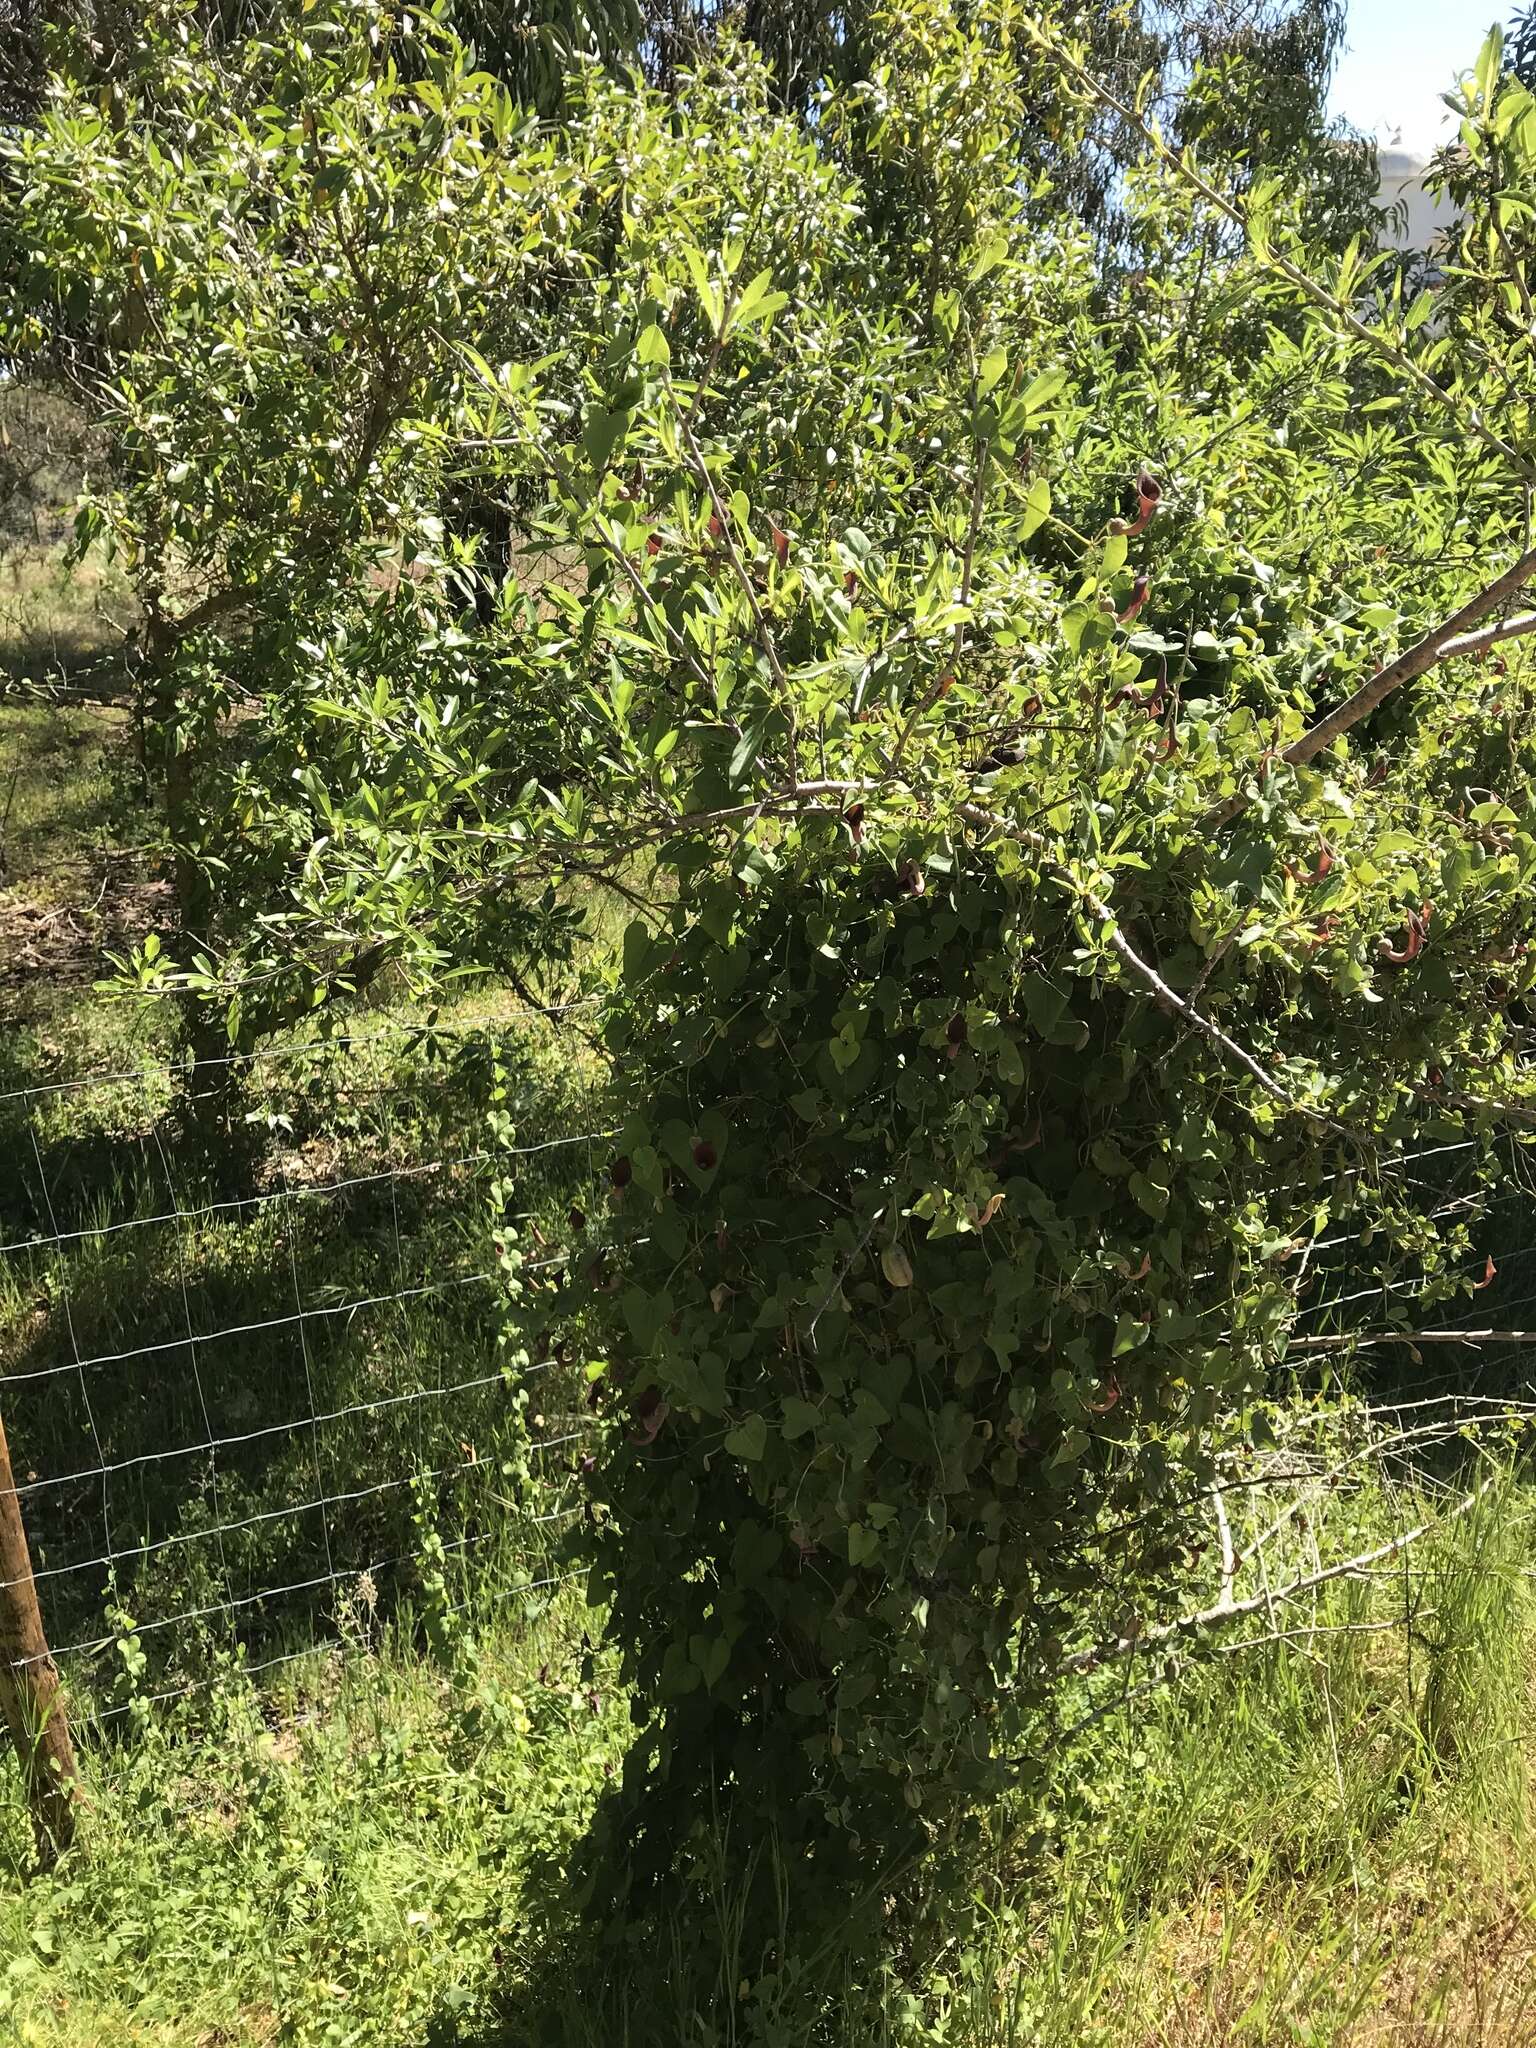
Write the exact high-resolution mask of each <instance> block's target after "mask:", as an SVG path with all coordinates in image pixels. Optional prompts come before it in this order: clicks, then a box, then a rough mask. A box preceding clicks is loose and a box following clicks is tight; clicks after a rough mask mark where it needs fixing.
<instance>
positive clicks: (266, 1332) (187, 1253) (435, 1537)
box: [0, 1006, 610, 1717]
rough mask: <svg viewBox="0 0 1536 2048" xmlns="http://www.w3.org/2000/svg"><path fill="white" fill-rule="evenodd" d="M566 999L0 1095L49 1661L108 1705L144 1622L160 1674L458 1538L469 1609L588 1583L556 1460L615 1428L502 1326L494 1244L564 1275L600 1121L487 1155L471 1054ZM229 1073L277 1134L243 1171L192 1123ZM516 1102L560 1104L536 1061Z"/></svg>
mask: <svg viewBox="0 0 1536 2048" xmlns="http://www.w3.org/2000/svg"><path fill="white" fill-rule="evenodd" d="M571 1007H577V1006H566V1010H568V1009H569V1008H571ZM564 1014H565V1012H564V1011H557V1012H553V1013H551V1012H545V1011H539V1012H533V1011H519V1012H503V1013H501V1014H499V1015H498V1016H497V1017H496V1018H494V1019H492V1020H488V1021H484V1022H476V1023H473V1024H469V1025H455V1026H452V1027H444V1026H442V1025H435V1026H434V1027H433V1029H432V1030H431V1031H430V1033H424V1032H423V1030H422V1028H421V1027H419V1026H415V1025H411V1024H398V1025H387V1026H379V1025H376V1024H370V1027H369V1029H368V1030H367V1031H366V1032H354V1033H349V1034H344V1035H339V1036H337V1037H333V1038H326V1039H319V1040H315V1041H311V1042H306V1043H303V1044H299V1045H289V1046H269V1047H265V1048H263V1049H261V1050H260V1051H259V1052H258V1053H256V1054H254V1055H252V1056H251V1057H250V1058H249V1059H241V1060H238V1061H236V1060H229V1061H224V1062H203V1063H201V1065H200V1066H199V1068H198V1069H197V1070H196V1072H195V1074H194V1075H191V1076H190V1079H191V1086H190V1087H189V1085H188V1083H189V1069H188V1067H187V1066H186V1064H185V1063H182V1062H176V1061H164V1062H158V1063H154V1062H150V1063H145V1064H142V1065H140V1066H136V1067H127V1066H124V1067H122V1068H120V1069H117V1070H115V1071H113V1072H109V1073H105V1074H88V1075H84V1076H81V1077H78V1078H72V1079H62V1080H59V1079H49V1080H43V1081H39V1082H36V1083H30V1084H28V1085H27V1086H24V1087H13V1088H8V1089H5V1090H3V1091H0V1149H3V1153H4V1155H5V1156H7V1157H8V1158H9V1160H10V1163H11V1168H12V1172H11V1176H10V1184H9V1190H8V1191H7V1189H6V1183H5V1181H4V1180H3V1179H0V1414H3V1417H4V1422H5V1426H6V1430H7V1433H8V1435H9V1438H10V1445H11V1453H12V1462H13V1468H14V1478H15V1486H16V1492H17V1495H18V1497H19V1499H20V1501H21V1504H22V1510H23V1515H24V1519H25V1522H26V1525H27V1529H28V1533H29V1540H30V1545H31V1551H32V1566H33V1574H32V1575H33V1578H34V1580H35V1582H36V1585H37V1591H38V1595H39V1598H40V1600H41V1603H42V1606H43V1611H44V1620H45V1625H46V1627H47V1631H48V1635H49V1638H50V1644H51V1647H52V1652H53V1655H54V1656H55V1657H56V1658H57V1659H58V1660H59V1661H60V1662H61V1664H62V1665H63V1666H64V1668H65V1673H66V1676H67V1677H68V1678H69V1679H70V1680H71V1682H72V1684H73V1685H74V1687H75V1689H76V1691H77V1694H78V1695H80V1696H83V1697H87V1698H89V1699H90V1700H91V1701H92V1702H93V1703H94V1705H95V1708H96V1711H97V1712H99V1713H100V1714H101V1715H103V1716H104V1717H111V1716H112V1715H114V1714H118V1713H123V1712H127V1711H129V1710H130V1704H129V1703H126V1702H125V1701H124V1699H123V1698H122V1697H121V1694H122V1693H123V1691H124V1689H125V1680H124V1669H125V1665H126V1659H125V1658H123V1657H122V1656H121V1655H119V1654H118V1651H119V1650H120V1649H121V1647H122V1646H124V1645H126V1644H128V1643H130V1642H131V1643H132V1644H133V1645H134V1655H135V1657H138V1656H140V1655H143V1656H146V1657H147V1658H148V1660H149V1665H150V1676H149V1677H148V1678H147V1679H146V1678H144V1677H143V1676H142V1674H141V1675H140V1676H139V1677H137V1678H136V1679H135V1680H134V1682H133V1685H132V1692H133V1697H134V1699H137V1700H139V1701H150V1702H152V1701H156V1700H166V1699H171V1698H176V1697H180V1696H181V1695H183V1694H185V1693H186V1692H188V1691H191V1690H194V1689H196V1687H197V1686H198V1685H200V1684H202V1683H205V1682H207V1678H208V1674H209V1673H210V1672H213V1671H215V1670H222V1669H227V1668H229V1667H230V1665H231V1663H232V1662H233V1663H234V1664H236V1665H238V1668H239V1669H241V1670H242V1671H243V1672H245V1673H247V1674H255V1673H257V1672H270V1671H273V1670H275V1669H276V1668H278V1667H280V1666H282V1665H285V1664H289V1663H292V1662H293V1661H294V1660H296V1659H298V1658H301V1657H304V1656H306V1655H308V1654H310V1653H311V1652H313V1651H315V1650H317V1649H331V1650H338V1649H340V1648H342V1647H343V1646H344V1644H345V1643H346V1641H347V1640H348V1637H347V1636H346V1633H345V1631H344V1629H343V1627H342V1626H341V1621H342V1610H343V1609H344V1608H345V1607H346V1605H347V1604H348V1603H349V1602H351V1601H354V1600H355V1599H356V1598H358V1597H364V1598H365V1599H366V1601H367V1602H368V1603H371V1604H373V1605H378V1604H379V1603H381V1602H382V1603H384V1604H385V1605H386V1606H387V1605H388V1603H389V1602H390V1601H391V1599H398V1598H399V1597H406V1598H409V1596H410V1595H411V1593H412V1591H413V1589H415V1588H418V1587H419V1585H420V1582H421V1576H422V1573H423V1571H424V1570H425V1569H426V1568H428V1567H429V1566H430V1567H431V1568H433V1569H441V1567H442V1564H443V1562H444V1561H445V1560H446V1561H449V1562H451V1564H452V1566H453V1567H454V1568H455V1569H456V1570H457V1571H458V1576H459V1579H460V1581H461V1583H460V1586H459V1587H458V1588H457V1590H458V1591H459V1592H460V1593H461V1594H462V1595H463V1597H461V1598H459V1599H457V1600H455V1601H451V1602H450V1603H449V1604H448V1606H447V1608H446V1609H445V1611H446V1612H453V1611H457V1610H458V1609H462V1608H464V1607H467V1606H469V1605H471V1604H472V1603H473V1602H474V1600H475V1599H476V1598H478V1597H481V1595H482V1594H484V1595H486V1596H488V1597H496V1598H512V1597H516V1596H526V1597H528V1598H530V1599H532V1598H537V1597H540V1596H543V1595H546V1594H548V1593H549V1592H550V1591H551V1590H552V1589H553V1588H555V1587H556V1586H558V1585H559V1584H561V1583H563V1581H564V1580H565V1579H566V1578H567V1577H569V1576H571V1573H569V1572H567V1571H565V1570H563V1569H562V1568H561V1565H560V1554H559V1545H558V1540H557V1539H558V1537H559V1534H560V1532H561V1531H562V1530H563V1529H565V1528H566V1527H568V1525H569V1524H570V1522H571V1520H572V1518H573V1517H574V1516H575V1515H576V1514H577V1513H578V1512H579V1510H578V1508H577V1506H576V1505H575V1500H574V1495H575V1488H574V1486H573V1485H572V1484H570V1483H568V1482H567V1481H566V1480H565V1478H564V1475H566V1474H569V1473H570V1472H571V1471H572V1469H573V1467H574V1464H575V1461H576V1460H577V1459H578V1458H579V1456H580V1455H581V1446H582V1445H583V1444H584V1443H585V1442H586V1441H587V1440H589V1439H590V1438H591V1436H592V1434H593V1432H594V1430H595V1428H596V1423H595V1421H594V1419H593V1418H592V1417H591V1416H590V1415H589V1414H587V1413H586V1412H585V1410H584V1409H580V1408H577V1412H574V1413H572V1412H567V1411H569V1410H571V1409H572V1408H573V1407H574V1406H575V1405H576V1404H575V1403H574V1400H573V1398H572V1396H571V1394H570V1393H569V1392H568V1391H566V1390H565V1389H563V1388H562V1387H561V1386H560V1385H559V1384H558V1381H559V1375H558V1374H556V1373H555V1371H554V1368H555V1366H556V1364H557V1361H556V1360H555V1359H553V1358H547V1357H541V1358H538V1359H528V1358H526V1357H524V1356H522V1355H521V1354H520V1353H519V1352H518V1350H517V1348H516V1343H515V1337H516V1331H515V1327H512V1329H511V1335H512V1339H513V1341H512V1343H511V1344H504V1340H505V1339H506V1337H507V1335H508V1330H509V1318H510V1317H511V1316H512V1314H513V1310H512V1304H511V1301H510V1298H509V1293H508V1289H507V1286H506V1284H505V1283H506V1277H507V1274H506V1266H505V1264H504V1261H503V1259H502V1257H501V1255H500V1253H499V1250H498V1246H499V1245H500V1244H504V1241H505V1238H506V1235H507V1233H508V1231H509V1230H510V1231H511V1232H513V1233H515V1234H516V1236H517V1238H518V1239H519V1241H520V1242H521V1244H522V1247H523V1249H522V1251H521V1252H520V1255H519V1257H518V1259H517V1261H516V1269H517V1272H518V1276H519V1278H520V1280H522V1281H523V1282H524V1283H525V1284H526V1282H527V1281H528V1280H530V1279H537V1278H539V1277H540V1276H553V1275H555V1274H556V1273H558V1272H559V1271H560V1270H562V1269H564V1268H565V1267H566V1266H567V1265H568V1263H569V1260H570V1257H571V1253H570V1251H569V1250H568V1249H567V1248H566V1247H564V1246H563V1245H562V1244H561V1243H560V1242H559V1239H560V1238H561V1236H564V1235H568V1234H569V1232H568V1230H567V1228H566V1223H565V1218H566V1214H567V1211H568V1210H569V1208H570V1207H571V1206H572V1203H573V1200H574V1197H575V1193H576V1192H578V1191H584V1190H585V1189H586V1188H587V1187H588V1186H589V1185H590V1184H591V1181H592V1179H593V1176H594V1174H595V1173H596V1172H597V1171H598V1166H599V1162H600V1160H601V1159H602V1158H603V1157H604V1156H605V1153H604V1151H603V1149H602V1148H604V1147H605V1146H606V1143H607V1140H608V1137H609V1135H610V1134H609V1133H607V1132H605V1131H603V1130H601V1129H598V1128H594V1127H589V1123H588V1121H586V1120H583V1119H582V1118H580V1117H578V1116H577V1115H576V1114H575V1113H574V1112H575V1110H577V1109H580V1108H582V1107H584V1105H583V1104H582V1103H580V1102H579V1101H575V1102H573V1103H572V1104H571V1110H572V1114H571V1115H570V1116H569V1118H568V1121H569V1125H570V1127H569V1128H566V1129H559V1130H540V1129H538V1128H537V1127H536V1126H535V1127H532V1128H530V1129H529V1131H528V1134H527V1136H526V1138H522V1137H516V1138H514V1139H513V1140H512V1141H511V1142H506V1143H503V1142H501V1141H500V1140H498V1142H497V1144H496V1146H495V1149H494V1152H493V1151H492V1150H491V1149H490V1148H489V1147H488V1146H487V1145H486V1144H485V1143H484V1142H483V1141H480V1140H481V1131H482V1129H483V1121H482V1105H481V1101H480V1099H479V1096H478V1095H477V1092H476V1088H475V1086H474V1085H473V1084H472V1083H471V1082H468V1081H466V1079H465V1075H466V1073H467V1072H473V1071H475V1062H477V1061H478V1062H479V1070H480V1071H483V1069H484V1065H485V1062H486V1060H487V1059H488V1057H489V1055H490V1054H491V1053H492V1052H493V1051H494V1050H495V1049H496V1047H497V1045H498V1043H499V1034H500V1033H502V1032H503V1031H504V1030H505V1029H506V1028H507V1027H509V1026H514V1025H519V1024H524V1023H528V1022H532V1021H533V1020H534V1019H535V1018H537V1019H538V1020H539V1021H541V1022H545V1023H548V1022H551V1021H553V1023H554V1025H555V1028H556V1029H557V1030H558V1029H559V1025H560V1020H561V1018H562V1016H563V1015H564ZM525 1052H526V1048H524V1047H519V1056H521V1055H522V1054H523V1053H525ZM220 1067H223V1068H225V1069H226V1070H228V1079H229V1081H230V1082H231V1083H232V1084H233V1086H232V1087H231V1088H230V1090H229V1091H228V1101H227V1102H226V1103H225V1105H224V1106H225V1107H226V1109H228V1108H229V1107H230V1106H231V1105H233V1108H234V1111H235V1113H236V1114H237V1115H238V1116H239V1117H240V1118H242V1119H243V1120H244V1123H245V1125H246V1126H247V1127H248V1128H250V1127H254V1128H256V1129H257V1130H260V1131H264V1132H265V1133H266V1141H265V1143H264V1144H259V1145H256V1146H252V1147H250V1148H249V1157H248V1159H247V1160H246V1161H245V1164H244V1166H243V1168H242V1169H241V1170H242V1171H244V1172H247V1173H248V1174H249V1175H250V1176H251V1177H252V1184H246V1185H241V1186H239V1187H238V1189H231V1188H225V1187H221V1186H219V1185H218V1184H217V1175H218V1173H219V1171H220V1170H221V1162H220V1161H219V1159H218V1158H217V1157H216V1156H215V1157H213V1158H212V1159H211V1160H210V1158H209V1156H208V1149H207V1145H206V1141H204V1142H202V1143H201V1144H200V1145H199V1146H193V1145H189V1144H186V1143H181V1142H178V1140H177V1139H176V1137H174V1136H173V1135H170V1133H171V1132H172V1131H173V1129H174V1126H173V1123H172V1121H171V1114H170V1113H171V1112H172V1111H173V1110H174V1109H178V1108H179V1109H181V1110H183V1111H184V1110H185V1107H186V1105H187V1103H188V1101H189V1100H191V1101H192V1102H193V1103H194V1105H195V1103H196V1099H197V1097H198V1095H199V1094H204V1093H213V1094H217V1093H219V1092H220V1090H219V1088H218V1086H217V1085H214V1086H213V1087H211V1088H206V1089H205V1088H204V1087H203V1086H202V1085H201V1083H202V1081H203V1079H204V1078H205V1077H206V1075H207V1073H208V1070H209V1069H210V1068H212V1069H214V1070H215V1083H217V1080H218V1078H219V1077H218V1075H217V1071H216V1070H217V1069H218V1068H220ZM512 1092H513V1094H514V1096H515V1093H516V1083H515V1077H514V1082H513V1091H512ZM503 1106H504V1107H505V1105H503ZM518 1107H519V1105H518V1104H517V1103H516V1101H515V1100H514V1101H513V1103H512V1104H511V1109H512V1112H513V1113H514V1114H515V1113H516V1111H517V1109H518ZM522 1107H524V1108H526V1109H527V1111H528V1114H529V1118H530V1121H531V1120H532V1118H533V1117H534V1116H536V1115H540V1114H542V1115H543V1116H545V1117H546V1119H547V1117H548V1116H549V1114H550V1111H549V1109H548V1107H547V1105H544V1104H542V1103H541V1100H540V1097H539V1095H538V1091H537V1089H535V1088H533V1087H532V1086H530V1088H529V1090H528V1100H527V1102H526V1103H525V1104H523V1105H522ZM238 1135H239V1133H238V1131H237V1132H236V1137H237V1138H238ZM489 1167H494V1171H495V1174H496V1176H497V1178H498V1181H499V1182H500V1183H501V1184H502V1186H503V1187H505V1185H506V1184H507V1183H508V1182H509V1181H511V1182H514V1183H515V1184H516V1185H517V1187H518V1191H519V1192H518V1198H517V1200H516V1201H515V1202H514V1203H513V1205H512V1206H511V1207H510V1208H508V1207H507V1206H505V1205H504V1204H503V1205H502V1206H501V1207H499V1208H498V1209H497V1210H495V1211H494V1212H493V1210H492V1208H491V1205H490V1203H489V1199H488V1193H487V1186H486V1177H487V1169H488V1168H489ZM210 1176H212V1180H210ZM583 1199H585V1195H584V1193H583ZM499 1345H504V1351H505V1355H504V1357H503V1359H502V1360H501V1361H500V1362H498V1346H499ZM546 1388H547V1389H548V1394H547V1395H546V1394H545V1393H544V1390H545V1389H546ZM541 1399H548V1402H549V1407H550V1411H551V1412H550V1413H548V1414H545V1413H544V1412H543V1411H542V1409H541V1408H540V1406H539V1402H540V1400H541ZM487 1561H492V1562H493V1563H494V1570H491V1571H488V1572H486V1573H485V1574H484V1575H483V1582H482V1581H479V1580H477V1579H476V1578H475V1576H474V1574H473V1573H472V1571H471V1566H472V1565H474V1566H476V1567H478V1566H480V1565H481V1564H483V1563H486V1562H487ZM466 1588H467V1589H468V1590H467V1591H466V1590H465V1589H466ZM441 1597H442V1596H441V1593H439V1595H438V1598H439V1601H441Z"/></svg>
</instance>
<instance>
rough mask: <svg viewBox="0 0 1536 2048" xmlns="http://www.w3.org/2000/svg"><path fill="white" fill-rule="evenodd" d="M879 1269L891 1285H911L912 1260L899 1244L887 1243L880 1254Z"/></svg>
mask: <svg viewBox="0 0 1536 2048" xmlns="http://www.w3.org/2000/svg"><path fill="white" fill-rule="evenodd" d="M880 1270H881V1272H882V1273H883V1274H884V1275H885V1277H886V1279H887V1280H889V1282H890V1283H891V1285H892V1286H893V1287H910V1286H911V1285H912V1261H911V1260H910V1259H909V1258H908V1257H907V1255H906V1253H905V1252H904V1251H903V1250H902V1248H901V1246H900V1245H899V1244H888V1245H887V1246H886V1248H885V1250H884V1251H883V1252H882V1253H881V1254H880Z"/></svg>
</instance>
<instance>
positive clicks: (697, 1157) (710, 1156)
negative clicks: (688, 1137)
mask: <svg viewBox="0 0 1536 2048" xmlns="http://www.w3.org/2000/svg"><path fill="white" fill-rule="evenodd" d="M719 1161H720V1155H719V1153H718V1152H717V1151H716V1150H715V1148H714V1146H713V1145H711V1144H710V1142H709V1140H708V1139H707V1138H696V1139H695V1140H694V1144H693V1163H694V1165H695V1166H696V1167H697V1168H698V1169H699V1171H700V1173H713V1172H714V1170H715V1168H716V1166H717V1165H718V1164H719Z"/></svg>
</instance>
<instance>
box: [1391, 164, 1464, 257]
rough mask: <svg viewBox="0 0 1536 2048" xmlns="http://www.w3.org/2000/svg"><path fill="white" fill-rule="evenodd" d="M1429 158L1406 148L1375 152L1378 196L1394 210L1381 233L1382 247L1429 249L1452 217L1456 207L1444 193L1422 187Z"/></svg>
mask: <svg viewBox="0 0 1536 2048" xmlns="http://www.w3.org/2000/svg"><path fill="white" fill-rule="evenodd" d="M1428 161H1429V160H1428V158H1427V157H1422V156H1417V155H1415V154H1414V152H1413V151H1412V150H1407V149H1383V150H1381V151H1379V152H1378V155H1377V162H1378V164H1379V165H1380V168H1381V184H1380V187H1379V188H1378V193H1377V196H1378V198H1379V200H1380V203H1381V204H1382V205H1383V206H1385V207H1390V208H1393V209H1394V212H1393V213H1392V214H1391V215H1389V217H1388V219H1387V223H1386V226H1385V228H1384V230H1383V233H1382V243H1383V245H1384V246H1386V247H1390V248H1393V249H1428V248H1429V247H1430V246H1431V244H1432V243H1434V242H1435V241H1436V240H1437V239H1438V237H1439V236H1441V235H1443V234H1444V233H1445V231H1446V229H1447V228H1448V227H1449V226H1450V225H1451V223H1452V222H1453V221H1454V220H1455V218H1456V209H1455V208H1454V207H1453V206H1452V205H1451V204H1450V202H1449V201H1448V200H1447V199H1446V197H1445V195H1444V194H1443V193H1429V192H1426V191H1425V189H1424V172H1425V169H1426V167H1427V165H1428ZM1397 209H1402V211H1401V212H1399V211H1396V210H1397ZM1405 216H1406V217H1405Z"/></svg>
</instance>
